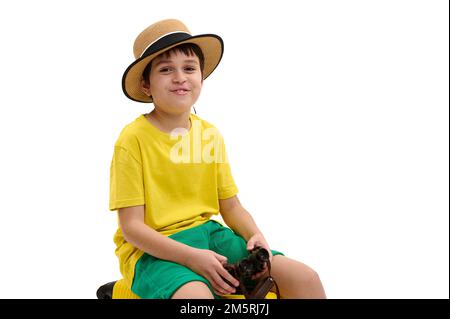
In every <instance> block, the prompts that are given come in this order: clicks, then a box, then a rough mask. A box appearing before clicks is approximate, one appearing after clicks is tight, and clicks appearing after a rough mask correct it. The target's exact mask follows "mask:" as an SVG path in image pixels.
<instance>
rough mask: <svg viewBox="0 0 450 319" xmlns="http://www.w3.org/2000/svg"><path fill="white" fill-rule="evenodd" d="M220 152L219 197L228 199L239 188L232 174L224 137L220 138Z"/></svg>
mask: <svg viewBox="0 0 450 319" xmlns="http://www.w3.org/2000/svg"><path fill="white" fill-rule="evenodd" d="M219 150H220V154H218V155H219V156H218V157H217V192H218V196H219V199H227V198H230V197H233V196H235V195H236V194H237V193H238V188H237V186H236V183H235V182H234V179H233V175H232V174H231V167H230V163H229V161H228V156H227V152H226V148H225V142H224V140H223V137H222V136H220V140H219Z"/></svg>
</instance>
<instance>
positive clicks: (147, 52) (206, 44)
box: [122, 19, 223, 103]
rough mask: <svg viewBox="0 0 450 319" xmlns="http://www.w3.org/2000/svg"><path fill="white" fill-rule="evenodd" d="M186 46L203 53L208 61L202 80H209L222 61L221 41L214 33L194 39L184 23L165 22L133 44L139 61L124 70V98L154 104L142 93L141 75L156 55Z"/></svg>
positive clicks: (158, 23)
mask: <svg viewBox="0 0 450 319" xmlns="http://www.w3.org/2000/svg"><path fill="white" fill-rule="evenodd" d="M183 43H195V44H197V45H198V46H199V47H200V49H201V50H202V53H203V56H204V58H205V66H204V69H203V79H206V78H207V77H208V76H209V75H210V74H211V73H212V72H213V71H214V69H215V68H216V67H217V65H218V64H219V62H220V59H221V58H222V54H223V41H222V39H221V38H220V37H219V36H218V35H215V34H200V35H195V36H193V35H191V33H190V32H189V30H188V28H187V27H186V26H185V25H184V24H183V22H181V21H178V20H175V19H168V20H162V21H159V22H156V23H154V24H152V25H151V26H149V27H148V28H146V29H145V30H144V31H142V32H141V33H140V34H139V35H138V37H137V38H136V40H135V41H134V46H133V52H134V57H135V58H136V60H135V61H134V62H133V63H132V64H131V65H130V66H129V67H128V68H127V69H126V70H125V73H124V74H123V77H122V89H123V92H124V93H125V95H126V96H127V97H128V98H130V99H132V100H133V101H137V102H144V103H152V102H153V100H152V98H151V97H149V96H147V95H146V94H144V92H142V91H141V80H142V72H143V71H144V69H145V67H146V66H147V64H148V63H150V61H151V60H152V59H154V58H155V57H156V56H158V55H159V54H161V53H163V52H165V51H168V50H170V49H171V48H173V47H175V46H177V45H180V44H183Z"/></svg>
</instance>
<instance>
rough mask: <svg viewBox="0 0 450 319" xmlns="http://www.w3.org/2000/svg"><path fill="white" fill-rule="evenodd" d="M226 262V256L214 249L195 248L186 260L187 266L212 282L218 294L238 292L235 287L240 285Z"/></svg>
mask: <svg viewBox="0 0 450 319" xmlns="http://www.w3.org/2000/svg"><path fill="white" fill-rule="evenodd" d="M226 262H227V258H226V257H224V256H222V255H219V254H217V253H215V252H214V251H212V250H208V249H195V250H194V252H193V254H192V255H191V256H190V258H188V260H187V261H186V266H187V267H189V268H190V269H191V270H192V271H194V272H196V273H197V274H199V275H201V276H203V277H205V278H206V279H207V280H208V281H209V282H210V283H211V285H212V287H213V289H214V292H215V293H216V294H217V295H226V294H232V293H234V292H236V289H235V287H238V286H239V281H238V280H236V278H234V277H233V276H231V275H230V273H229V272H228V271H227V270H226V269H225V268H224V267H223V265H224V264H225V263H226ZM223 278H225V279H226V280H228V281H229V282H230V283H232V284H233V285H235V287H232V286H230V285H229V284H227V283H226V282H225V280H223Z"/></svg>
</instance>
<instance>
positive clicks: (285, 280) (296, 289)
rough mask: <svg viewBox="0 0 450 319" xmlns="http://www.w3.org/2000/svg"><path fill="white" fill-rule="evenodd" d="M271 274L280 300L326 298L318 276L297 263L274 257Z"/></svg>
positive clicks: (277, 256)
mask: <svg viewBox="0 0 450 319" xmlns="http://www.w3.org/2000/svg"><path fill="white" fill-rule="evenodd" d="M271 274H272V277H273V278H274V279H275V281H276V282H277V284H278V287H279V289H280V295H281V298H286V299H303V298H304V299H324V298H326V295H325V291H324V289H323V286H322V282H321V281H320V278H319V275H318V274H317V273H316V272H315V271H314V270H313V269H312V268H310V267H309V266H307V265H305V264H303V263H301V262H299V261H296V260H293V259H290V258H288V257H285V256H281V255H276V256H274V257H273V259H272V271H271Z"/></svg>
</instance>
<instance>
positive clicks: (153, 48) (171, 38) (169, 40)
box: [141, 32, 192, 58]
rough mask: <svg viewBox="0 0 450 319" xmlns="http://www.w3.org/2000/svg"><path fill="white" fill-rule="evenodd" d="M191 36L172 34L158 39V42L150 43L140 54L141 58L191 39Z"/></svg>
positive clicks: (178, 33) (183, 33)
mask: <svg viewBox="0 0 450 319" xmlns="http://www.w3.org/2000/svg"><path fill="white" fill-rule="evenodd" d="M191 37H192V36H191V35H190V34H189V33H185V32H173V33H169V34H166V35H164V36H162V37H161V38H159V39H158V40H156V41H154V42H153V43H151V44H150V45H149V46H148V47H147V48H146V49H145V50H144V52H143V53H142V54H141V58H143V57H146V56H147V55H150V54H153V53H155V52H157V51H159V50H161V49H164V48H166V47H168V46H170V45H172V44H175V43H177V42H181V41H184V40H187V39H189V38H191Z"/></svg>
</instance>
